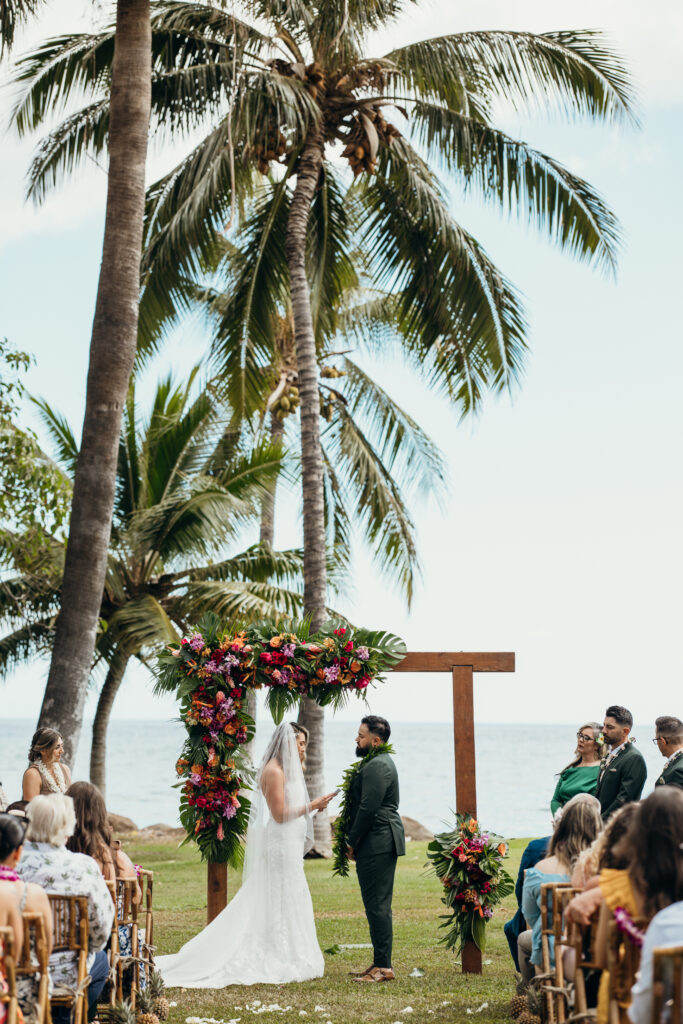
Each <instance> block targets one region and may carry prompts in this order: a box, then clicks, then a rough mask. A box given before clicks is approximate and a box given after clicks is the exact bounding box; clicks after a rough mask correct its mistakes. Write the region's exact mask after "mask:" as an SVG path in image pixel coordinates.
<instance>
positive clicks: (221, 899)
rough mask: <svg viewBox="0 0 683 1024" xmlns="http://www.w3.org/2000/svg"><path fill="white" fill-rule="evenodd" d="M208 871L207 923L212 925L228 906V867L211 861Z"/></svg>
mask: <svg viewBox="0 0 683 1024" xmlns="http://www.w3.org/2000/svg"><path fill="white" fill-rule="evenodd" d="M206 871H207V874H206V923H207V924H211V922H212V921H213V919H214V917H218V915H219V914H220V912H221V910H225V908H226V907H227V905H228V865H227V864H216V863H215V861H212V860H210V861H209V862H208V864H207V865H206Z"/></svg>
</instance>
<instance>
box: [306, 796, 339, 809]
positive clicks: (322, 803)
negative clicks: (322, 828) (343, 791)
mask: <svg viewBox="0 0 683 1024" xmlns="http://www.w3.org/2000/svg"><path fill="white" fill-rule="evenodd" d="M336 795H337V794H336V793H328V794H327V796H318V797H316V798H315V800H311V802H310V804H309V805H308V806H309V808H310V810H312V811H324V810H325V808H326V807H327V805H328V804H329V802H330V800H334V798H335V796H336Z"/></svg>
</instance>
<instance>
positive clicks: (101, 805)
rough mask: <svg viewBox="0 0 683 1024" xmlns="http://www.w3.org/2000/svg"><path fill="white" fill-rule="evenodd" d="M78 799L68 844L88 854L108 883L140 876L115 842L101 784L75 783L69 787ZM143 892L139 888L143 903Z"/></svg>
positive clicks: (75, 801)
mask: <svg viewBox="0 0 683 1024" xmlns="http://www.w3.org/2000/svg"><path fill="white" fill-rule="evenodd" d="M66 795H67V796H70V797H71V799H72V800H73V802H74V813H75V815H76V825H75V828H74V831H73V834H72V835H71V837H70V838H69V840H68V842H67V844H66V847H67V849H68V850H71V851H72V852H73V853H86V854H87V855H88V856H89V857H92V859H93V860H94V861H95V863H96V864H97V866H98V868H99V869H100V871H101V872H102V875H103V876H104V878H105V879H106V881H108V882H113V881H115V880H116V879H117V878H135V879H136V878H137V872H136V870H135V865H134V864H133V862H132V860H131V859H130V857H129V856H128V854H127V853H124V851H123V850H122V849H121V848H120V844H118V843H114V840H113V838H112V831H111V826H110V824H109V819H108V817H107V806H106V804H105V802H104V797H103V796H102V794H101V793H100V791H99V789H98V788H97V786H93V785H91V784H90V783H89V782H72V784H71V785H70V786H69V789H68V790H67V794H66ZM140 897H141V894H140V892H139V888H138V898H137V900H136V902H139V900H140Z"/></svg>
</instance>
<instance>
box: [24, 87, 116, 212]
mask: <svg viewBox="0 0 683 1024" xmlns="http://www.w3.org/2000/svg"><path fill="white" fill-rule="evenodd" d="M108 139H109V102H108V100H97V101H96V102H94V103H91V104H89V105H88V106H86V107H82V108H81V109H80V110H78V111H76V113H75V114H72V115H71V117H67V118H66V119H65V120H64V121H62V122H61V124H59V125H58V126H57V128H55V130H54V131H52V132H50V133H49V134H48V135H46V136H45V138H44V139H43V140H42V141H41V143H40V145H39V147H38V149H37V151H36V153H35V156H34V157H33V160H32V161H31V165H30V167H29V170H28V175H27V181H28V184H27V187H26V195H27V198H29V199H33V200H34V201H35V202H36V203H42V202H43V201H44V199H45V198H46V196H47V195H48V193H49V192H50V191H51V190H52V189H54V188H55V187H56V186H57V185H58V184H59V182H60V181H61V180H62V179H63V178H64V177H68V176H69V175H72V174H73V172H74V171H75V169H76V168H77V167H78V166H79V165H80V163H81V162H82V160H83V157H84V155H85V154H86V153H88V154H89V155H91V156H93V157H97V156H100V155H101V154H102V153H103V152H104V151H105V150H106V148H107V142H108Z"/></svg>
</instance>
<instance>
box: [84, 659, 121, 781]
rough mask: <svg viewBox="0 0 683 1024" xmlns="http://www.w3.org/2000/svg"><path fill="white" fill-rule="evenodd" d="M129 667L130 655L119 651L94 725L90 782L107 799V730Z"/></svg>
mask: <svg viewBox="0 0 683 1024" xmlns="http://www.w3.org/2000/svg"><path fill="white" fill-rule="evenodd" d="M127 665H128V655H127V654H123V653H122V652H120V651H117V652H116V654H115V655H114V657H113V658H112V663H111V665H110V666H109V671H108V672H107V678H106V679H105V681H104V686H103V687H102V689H101V690H100V697H99V700H98V701H97V711H96V712H95V721H94V722H93V724H92V747H91V748H90V781H91V782H92V784H93V786H97V788H98V789H99V791H100V793H101V794H102V796H103V797H104V798H105V799H106V796H107V793H106V770H107V764H106V762H107V729H108V728H109V716H110V714H111V709H112V707H113V706H114V700H115V699H116V694H117V693H118V692H119V687H120V686H121V683H122V682H123V677H124V674H125V672H126V666H127Z"/></svg>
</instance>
